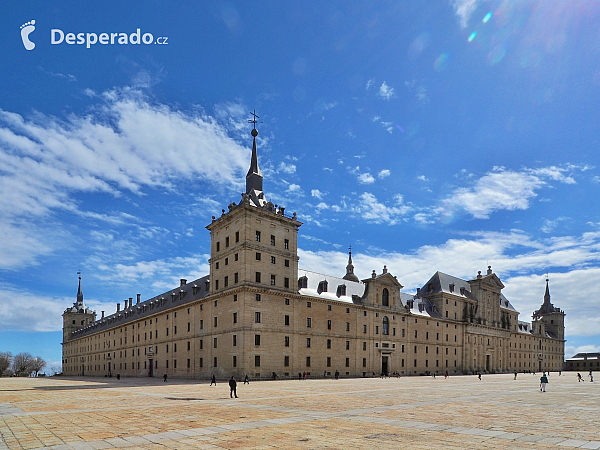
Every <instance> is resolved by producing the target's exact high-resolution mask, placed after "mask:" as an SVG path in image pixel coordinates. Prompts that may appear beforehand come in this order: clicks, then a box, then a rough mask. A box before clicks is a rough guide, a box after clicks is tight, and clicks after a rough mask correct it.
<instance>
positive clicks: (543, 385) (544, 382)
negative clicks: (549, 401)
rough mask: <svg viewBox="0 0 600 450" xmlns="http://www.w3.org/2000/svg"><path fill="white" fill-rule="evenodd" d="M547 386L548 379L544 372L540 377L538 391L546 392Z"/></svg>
mask: <svg viewBox="0 0 600 450" xmlns="http://www.w3.org/2000/svg"><path fill="white" fill-rule="evenodd" d="M547 384H548V377H547V376H546V372H544V374H543V375H542V376H541V377H540V391H541V392H546V385H547Z"/></svg>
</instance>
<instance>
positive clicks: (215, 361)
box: [213, 356, 218, 367]
mask: <svg viewBox="0 0 600 450" xmlns="http://www.w3.org/2000/svg"><path fill="white" fill-rule="evenodd" d="M213 366H214V367H217V366H218V364H217V357H216V356H215V357H214V358H213Z"/></svg>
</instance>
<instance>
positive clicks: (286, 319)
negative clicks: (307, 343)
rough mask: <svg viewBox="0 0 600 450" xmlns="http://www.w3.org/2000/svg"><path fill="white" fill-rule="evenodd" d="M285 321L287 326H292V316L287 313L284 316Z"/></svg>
mask: <svg viewBox="0 0 600 450" xmlns="http://www.w3.org/2000/svg"><path fill="white" fill-rule="evenodd" d="M284 323H285V326H286V327H289V326H290V316H288V315H286V316H285V317H284Z"/></svg>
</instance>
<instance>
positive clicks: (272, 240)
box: [271, 235, 275, 245]
mask: <svg viewBox="0 0 600 450" xmlns="http://www.w3.org/2000/svg"><path fill="white" fill-rule="evenodd" d="M271 245H275V236H273V235H271Z"/></svg>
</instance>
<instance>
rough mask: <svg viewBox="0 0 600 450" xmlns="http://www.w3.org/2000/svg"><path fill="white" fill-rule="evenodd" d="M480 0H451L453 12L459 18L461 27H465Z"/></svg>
mask: <svg viewBox="0 0 600 450" xmlns="http://www.w3.org/2000/svg"><path fill="white" fill-rule="evenodd" d="M480 2H481V0H452V6H453V7H454V12H455V13H456V15H457V16H458V17H459V18H460V26H461V28H466V27H467V24H468V23H469V19H470V18H471V15H472V14H473V13H474V12H475V10H476V9H477V5H478V3H480Z"/></svg>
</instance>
